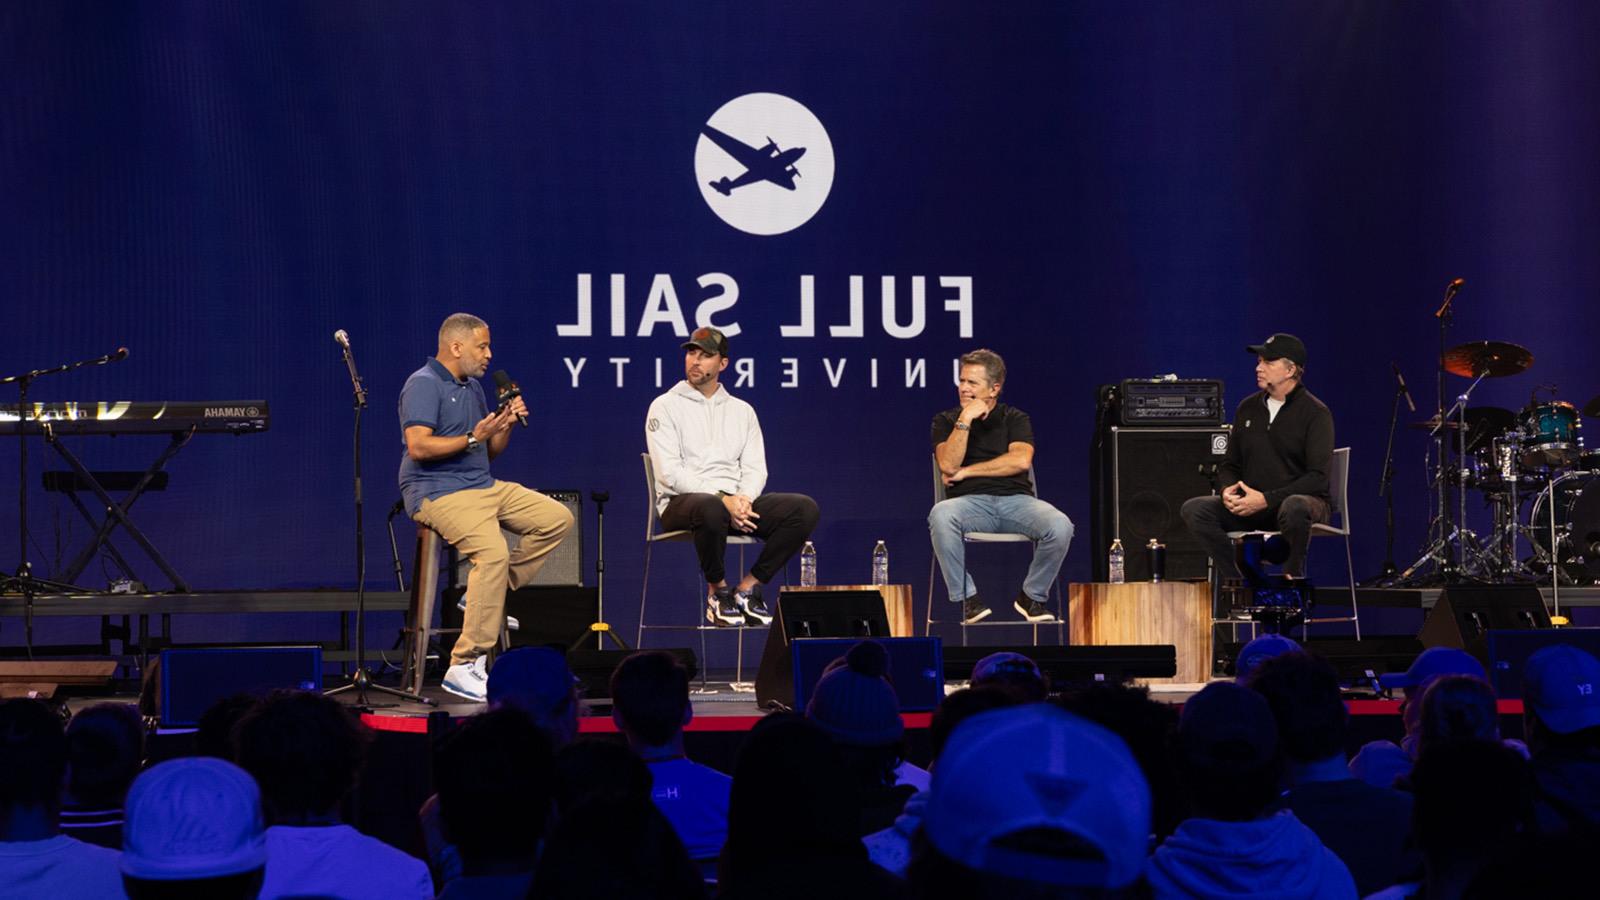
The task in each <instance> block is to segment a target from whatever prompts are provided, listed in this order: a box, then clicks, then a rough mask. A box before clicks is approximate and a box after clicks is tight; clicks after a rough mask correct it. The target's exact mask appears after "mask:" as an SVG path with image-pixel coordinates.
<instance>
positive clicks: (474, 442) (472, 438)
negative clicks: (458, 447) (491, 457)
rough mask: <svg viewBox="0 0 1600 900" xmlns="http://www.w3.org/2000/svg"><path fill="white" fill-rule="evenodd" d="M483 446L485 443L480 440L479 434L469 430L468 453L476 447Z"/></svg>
mask: <svg viewBox="0 0 1600 900" xmlns="http://www.w3.org/2000/svg"><path fill="white" fill-rule="evenodd" d="M482 446H483V443H482V442H481V441H479V440H478V436H477V435H475V434H473V433H472V432H470V431H469V432H467V452H468V453H471V452H472V451H474V450H476V449H478V448H479V447H482Z"/></svg>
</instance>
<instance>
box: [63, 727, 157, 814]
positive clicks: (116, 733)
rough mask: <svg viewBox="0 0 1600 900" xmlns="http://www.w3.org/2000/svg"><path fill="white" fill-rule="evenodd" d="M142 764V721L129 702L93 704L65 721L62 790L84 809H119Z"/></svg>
mask: <svg viewBox="0 0 1600 900" xmlns="http://www.w3.org/2000/svg"><path fill="white" fill-rule="evenodd" d="M143 761H144V720H143V719H141V718H140V717H139V711H138V710H137V709H135V708H134V707H133V705H132V704H128V703H96V704H95V705H93V706H89V707H85V708H84V709H80V710H78V713H77V715H74V716H73V717H72V721H70V722H68V723H67V790H69V791H71V792H72V799H73V800H75V801H77V802H78V803H80V804H82V805H84V806H91V807H97V808H100V809H109V808H112V807H120V806H121V805H122V799H123V797H125V796H127V793H128V786H129V785H131V784H133V779H134V778H135V777H137V776H138V774H139V766H140V764H141V763H142V762H143Z"/></svg>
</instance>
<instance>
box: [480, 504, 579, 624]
mask: <svg viewBox="0 0 1600 900" xmlns="http://www.w3.org/2000/svg"><path fill="white" fill-rule="evenodd" d="M539 493H541V494H543V495H545V496H546V497H549V498H550V499H551V500H554V501H556V502H557V503H560V504H561V505H562V506H565V507H566V508H567V512H570V513H572V530H571V531H569V532H567V536H566V537H564V538H562V539H561V543H559V544H557V545H556V548H555V549H554V550H552V551H550V555H549V556H546V557H545V559H544V565H543V566H542V567H540V569H539V574H537V575H535V576H533V583H534V584H535V585H581V584H583V492H582V491H567V490H543V491H540V492H539ZM504 534H505V538H506V547H507V548H508V549H515V548H516V545H517V541H518V540H519V538H518V537H517V536H516V535H514V534H512V533H511V532H509V531H507V532H504ZM451 558H452V559H456V582H457V583H460V584H466V582H467V573H468V572H471V571H472V563H470V562H468V561H467V560H466V559H464V558H457V557H455V556H454V555H452V557H451ZM512 615H516V613H512ZM584 624H585V625H587V624H588V623H587V622H586V623H584Z"/></svg>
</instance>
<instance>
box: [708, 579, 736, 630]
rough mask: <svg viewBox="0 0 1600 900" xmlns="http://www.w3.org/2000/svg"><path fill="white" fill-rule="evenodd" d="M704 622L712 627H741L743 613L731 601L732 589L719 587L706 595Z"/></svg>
mask: <svg viewBox="0 0 1600 900" xmlns="http://www.w3.org/2000/svg"><path fill="white" fill-rule="evenodd" d="M706 621H707V622H710V623H711V624H713V625H743V624H744V612H743V611H742V610H740V609H739V604H738V603H735V602H734V600H733V589H732V588H727V587H719V588H717V589H715V590H713V591H712V592H711V593H709V594H707V595H706Z"/></svg>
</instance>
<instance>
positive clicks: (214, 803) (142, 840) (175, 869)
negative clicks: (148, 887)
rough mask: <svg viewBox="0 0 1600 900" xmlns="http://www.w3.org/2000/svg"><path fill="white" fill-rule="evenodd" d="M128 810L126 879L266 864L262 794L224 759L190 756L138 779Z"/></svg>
mask: <svg viewBox="0 0 1600 900" xmlns="http://www.w3.org/2000/svg"><path fill="white" fill-rule="evenodd" d="M125 810H126V811H125V812H124V814H123V848H122V872H123V874H124V875H129V876H131V877H133V878H140V879H144V880H147V881H188V880H191V879H197V878H218V877H222V876H226V875H238V874H240V873H243V872H249V871H251V870H253V869H257V868H260V867H261V866H263V865H265V864H266V862H267V839H266V832H265V829H264V826H263V824H262V820H261V791H260V789H259V788H257V787H256V782H255V779H253V778H251V777H250V774H249V773H248V772H246V771H245V770H243V769H241V768H239V767H238V766H236V765H234V764H233V763H231V762H228V761H226V760H221V759H216V758H214V757H209V756H192V757H186V758H183V759H174V760H169V761H167V762H164V763H160V764H158V765H156V766H153V767H152V768H150V769H149V770H147V771H146V772H144V773H143V774H142V775H140V776H139V777H138V778H136V779H134V782H133V787H131V788H129V789H128V799H127V803H126V806H125Z"/></svg>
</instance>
